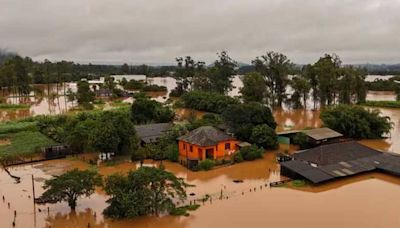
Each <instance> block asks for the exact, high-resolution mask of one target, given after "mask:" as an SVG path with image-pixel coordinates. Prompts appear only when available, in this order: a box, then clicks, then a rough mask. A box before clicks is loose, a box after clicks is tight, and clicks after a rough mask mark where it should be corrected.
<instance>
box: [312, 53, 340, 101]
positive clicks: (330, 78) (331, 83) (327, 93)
mask: <svg viewBox="0 0 400 228" xmlns="http://www.w3.org/2000/svg"><path fill="white" fill-rule="evenodd" d="M340 65H341V60H340V58H339V56H337V55H328V54H325V56H324V57H321V58H320V59H319V60H318V61H317V62H316V63H315V64H314V65H313V70H314V73H315V74H316V76H317V80H318V92H319V101H320V105H321V106H325V105H330V104H333V103H334V102H335V99H336V97H337V90H338V79H339V76H340Z"/></svg>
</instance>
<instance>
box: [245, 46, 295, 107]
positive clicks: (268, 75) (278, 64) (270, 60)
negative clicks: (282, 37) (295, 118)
mask: <svg viewBox="0 0 400 228" xmlns="http://www.w3.org/2000/svg"><path fill="white" fill-rule="evenodd" d="M252 63H253V65H254V66H255V69H256V71H257V72H259V73H260V74H261V75H263V76H264V77H265V80H266V83H267V87H268V88H269V90H270V94H271V101H270V104H271V105H272V106H277V107H281V106H282V103H283V101H284V100H285V99H286V86H287V85H288V83H289V80H288V74H289V72H290V70H291V68H292V67H293V64H292V63H291V62H290V60H289V59H288V58H287V57H286V56H285V55H284V54H281V53H277V52H273V51H270V52H267V53H266V55H263V56H261V57H257V58H256V59H255V60H253V61H252Z"/></svg>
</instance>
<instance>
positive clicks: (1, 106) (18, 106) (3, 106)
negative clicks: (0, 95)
mask: <svg viewBox="0 0 400 228" xmlns="http://www.w3.org/2000/svg"><path fill="white" fill-rule="evenodd" d="M30 107H31V106H30V105H28V104H0V109H28V108H30Z"/></svg>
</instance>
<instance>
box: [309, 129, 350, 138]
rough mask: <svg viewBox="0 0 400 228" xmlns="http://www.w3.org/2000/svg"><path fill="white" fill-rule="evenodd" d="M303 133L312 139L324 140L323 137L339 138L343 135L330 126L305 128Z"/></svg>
mask: <svg viewBox="0 0 400 228" xmlns="http://www.w3.org/2000/svg"><path fill="white" fill-rule="evenodd" d="M304 133H305V134H306V135H307V136H308V137H310V138H313V139H314V140H317V141H319V140H324V139H332V138H339V137H342V136H343V135H342V134H340V133H339V132H336V131H334V130H332V129H330V128H327V127H323V128H315V129H310V130H305V131H304Z"/></svg>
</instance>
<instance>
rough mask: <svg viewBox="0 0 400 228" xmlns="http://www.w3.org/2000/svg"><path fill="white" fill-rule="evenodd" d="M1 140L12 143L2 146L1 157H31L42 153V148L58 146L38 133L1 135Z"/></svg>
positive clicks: (24, 132) (0, 147)
mask: <svg viewBox="0 0 400 228" xmlns="http://www.w3.org/2000/svg"><path fill="white" fill-rule="evenodd" d="M0 139H1V140H10V142H11V143H10V144H7V145H0V156H8V155H17V156H29V155H33V154H35V153H37V152H38V151H40V148H41V147H45V146H50V145H56V144H57V143H56V142H54V141H53V140H52V139H50V138H48V137H47V136H45V135H43V134H42V133H40V132H38V131H21V132H17V133H8V134H1V135H0Z"/></svg>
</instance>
